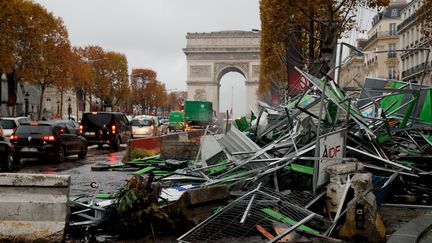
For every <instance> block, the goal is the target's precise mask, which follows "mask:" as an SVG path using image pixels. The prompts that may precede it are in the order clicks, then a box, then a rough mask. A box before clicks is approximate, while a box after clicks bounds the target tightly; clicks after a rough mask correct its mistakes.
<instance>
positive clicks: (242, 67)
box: [214, 62, 249, 79]
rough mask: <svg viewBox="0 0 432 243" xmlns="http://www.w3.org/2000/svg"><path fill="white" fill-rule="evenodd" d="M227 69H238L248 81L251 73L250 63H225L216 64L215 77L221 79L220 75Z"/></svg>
mask: <svg viewBox="0 0 432 243" xmlns="http://www.w3.org/2000/svg"><path fill="white" fill-rule="evenodd" d="M226 68H234V69H235V68H237V69H240V71H241V74H242V75H243V76H244V77H245V78H246V79H247V77H248V73H249V63H247V62H223V63H215V65H214V70H215V72H214V73H215V77H218V78H221V77H220V76H221V75H220V73H221V72H222V71H223V70H224V69H226Z"/></svg>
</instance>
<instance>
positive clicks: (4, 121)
mask: <svg viewBox="0 0 432 243" xmlns="http://www.w3.org/2000/svg"><path fill="white" fill-rule="evenodd" d="M30 122H31V120H30V118H28V117H25V116H21V117H2V118H0V126H1V127H3V136H4V137H5V138H6V139H7V140H8V139H9V137H10V136H11V135H12V133H13V132H14V131H15V129H17V127H18V126H19V125H20V124H23V123H30Z"/></svg>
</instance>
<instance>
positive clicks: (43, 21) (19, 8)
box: [0, 0, 58, 115]
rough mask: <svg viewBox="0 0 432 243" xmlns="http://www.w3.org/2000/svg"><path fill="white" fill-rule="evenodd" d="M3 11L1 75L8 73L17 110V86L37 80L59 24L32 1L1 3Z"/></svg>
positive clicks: (12, 102) (11, 101)
mask: <svg viewBox="0 0 432 243" xmlns="http://www.w3.org/2000/svg"><path fill="white" fill-rule="evenodd" d="M0 9H2V11H0V46H1V48H0V75H1V74H6V77H7V83H8V106H12V107H13V108H15V104H16V97H17V96H16V91H17V84H18V83H19V82H21V81H35V78H36V76H35V69H37V68H40V66H41V65H40V64H39V63H40V62H41V61H44V60H42V58H43V57H44V54H45V53H43V52H44V51H45V50H46V45H47V42H48V41H51V40H52V38H53V35H54V33H56V29H57V24H58V23H57V22H56V19H55V18H54V16H53V15H52V14H51V13H48V11H47V10H46V9H45V8H43V7H42V6H41V5H39V4H36V3H33V2H31V1H26V0H8V1H0ZM12 115H15V109H13V111H12Z"/></svg>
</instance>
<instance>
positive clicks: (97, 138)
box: [80, 112, 132, 150]
mask: <svg viewBox="0 0 432 243" xmlns="http://www.w3.org/2000/svg"><path fill="white" fill-rule="evenodd" d="M80 133H81V134H82V135H83V136H84V137H85V138H86V139H87V143H88V145H93V144H97V145H98V146H99V147H102V146H103V145H104V144H108V145H111V146H112V148H113V149H114V150H118V149H119V148H120V144H122V143H127V142H128V141H129V139H130V138H131V135H132V126H131V124H130V123H129V121H128V119H127V118H126V116H125V114H123V113H120V112H87V113H84V114H83V117H82V120H81V125H80Z"/></svg>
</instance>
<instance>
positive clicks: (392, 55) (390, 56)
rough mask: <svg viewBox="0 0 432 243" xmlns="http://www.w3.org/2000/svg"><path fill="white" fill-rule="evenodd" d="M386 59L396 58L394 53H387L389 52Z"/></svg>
mask: <svg viewBox="0 0 432 243" xmlns="http://www.w3.org/2000/svg"><path fill="white" fill-rule="evenodd" d="M387 57H388V58H396V52H394V51H389V52H388V53H387Z"/></svg>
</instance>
